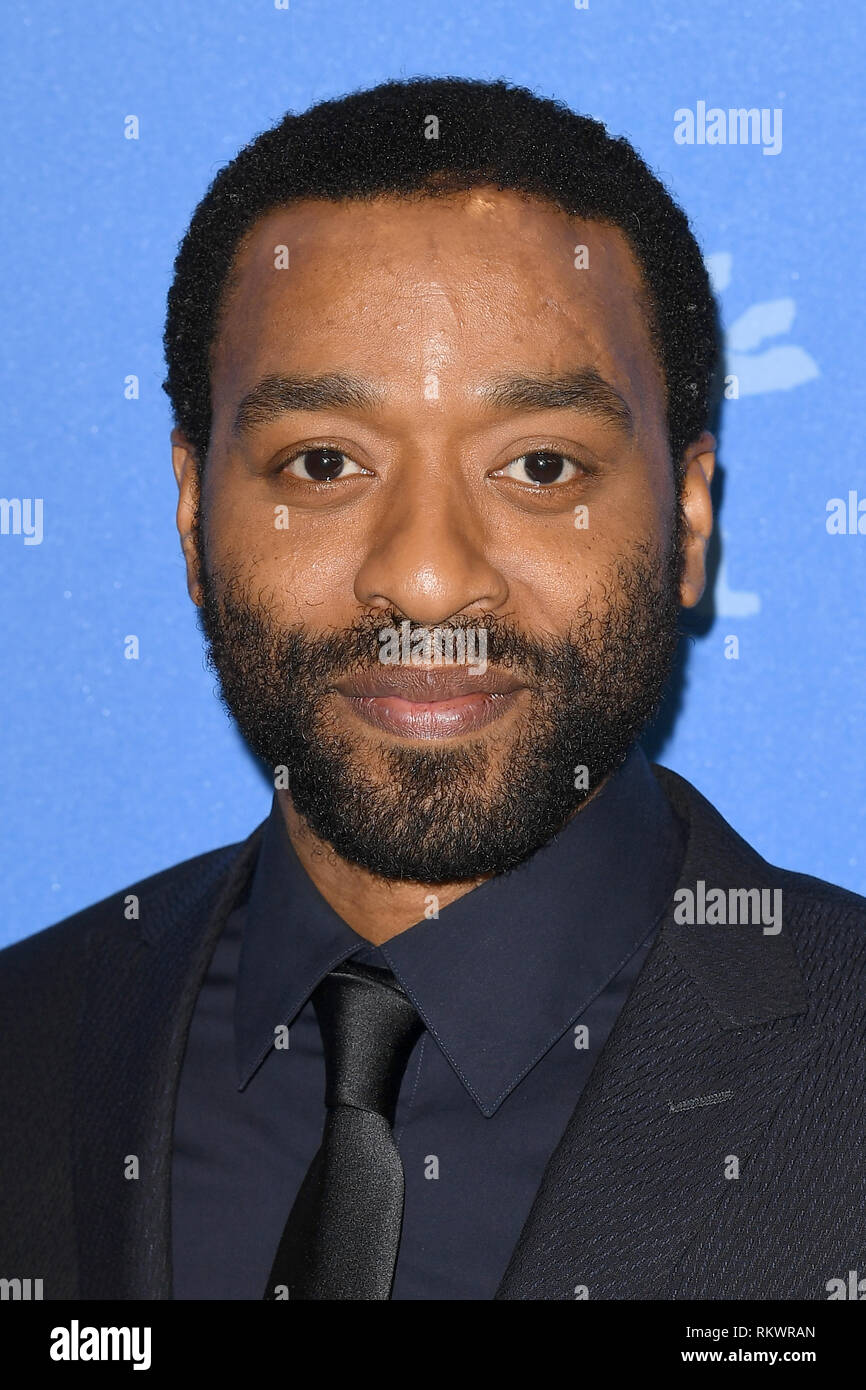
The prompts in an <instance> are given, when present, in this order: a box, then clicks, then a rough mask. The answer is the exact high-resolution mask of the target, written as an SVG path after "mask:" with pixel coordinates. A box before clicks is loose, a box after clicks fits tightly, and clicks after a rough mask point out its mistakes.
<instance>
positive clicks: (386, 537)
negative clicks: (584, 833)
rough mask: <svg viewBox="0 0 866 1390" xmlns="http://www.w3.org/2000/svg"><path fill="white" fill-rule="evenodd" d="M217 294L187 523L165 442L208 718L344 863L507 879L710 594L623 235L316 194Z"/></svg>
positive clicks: (441, 876)
mask: <svg viewBox="0 0 866 1390" xmlns="http://www.w3.org/2000/svg"><path fill="white" fill-rule="evenodd" d="M578 247H584V248H586V250H585V251H583V252H581V251H578V250H577V249H576V248H578ZM587 262H588V263H587ZM236 270H237V279H236V283H235V286H234V288H233V291H232V293H231V295H230V297H229V299H228V301H227V304H226V306H225V312H224V314H223V317H222V321H221V324H220V329H219V332H218V334H217V338H216V341H215V345H214V352H213V362H212V378H211V379H212V401H213V417H212V432H211V445H210V449H209V452H208V456H207V461H206V467H205V470H204V481H203V486H202V490H201V511H200V522H199V524H198V525H197V524H196V522H195V503H196V475H195V470H194V468H193V466H192V462H191V459H190V456H189V454H188V451H187V450H186V448H185V445H184V441H183V440H182V439H181V438H180V437H179V436H177V435H175V443H176V448H175V468H176V472H177V473H178V477H179V481H180V484H181V501H180V507H179V513H178V523H179V526H180V528H181V532H182V534H183V535H184V536H185V538H186V540H185V549H186V553H187V560H188V566H189V584H190V592H191V594H192V596H193V598H194V599H195V600H196V602H198V603H199V604H200V605H201V609H202V612H201V617H202V623H203V627H204V630H205V634H206V637H207V640H208V644H209V652H210V658H211V660H212V662H213V664H214V666H215V668H216V670H217V671H218V673H219V676H220V682H221V687H222V693H223V697H224V699H225V700H226V702H227V704H228V706H229V708H230V709H231V710H232V712H233V714H234V716H235V718H236V720H237V722H238V724H239V726H240V728H241V731H242V733H243V734H244V735H245V736H246V738H247V740H248V741H249V742H250V744H251V746H252V747H253V748H254V749H255V751H256V752H257V753H258V754H259V755H260V756H261V757H263V758H264V760H265V761H266V762H267V763H268V764H269V765H270V766H271V767H272V768H280V767H285V768H286V769H287V777H288V786H289V790H290V792H291V796H292V801H293V804H294V807H295V809H296V810H297V812H298V813H299V814H300V815H301V817H302V818H303V819H304V820H305V821H306V822H307V824H308V826H309V827H310V828H311V829H312V830H313V831H314V832H315V834H316V835H318V836H319V837H321V838H322V839H323V840H325V841H327V842H329V843H330V844H332V845H333V846H334V847H335V848H336V850H337V851H338V853H340V854H342V855H343V856H344V857H345V858H346V859H349V860H351V861H353V862H356V863H358V864H361V865H363V866H364V867H365V868H367V869H369V870H371V871H372V872H374V873H377V874H381V875H384V876H385V877H389V878H408V879H413V880H417V881H420V882H431V883H433V882H446V881H453V880H462V879H469V878H473V877H476V876H479V875H483V874H485V873H490V872H501V871H503V870H504V869H507V868H509V867H512V866H513V865H514V864H516V863H519V862H521V860H522V859H524V858H526V857H527V855H529V854H531V853H533V852H534V850H535V849H537V848H538V847H539V846H540V845H541V844H544V843H545V842H546V841H547V840H548V839H549V838H550V837H551V836H552V835H553V834H555V833H556V831H557V830H558V829H559V828H560V827H561V826H562V824H563V823H564V821H565V820H566V819H567V818H568V816H569V815H570V814H571V813H572V812H573V811H574V810H575V809H576V808H577V807H578V806H579V805H580V804H581V802H582V801H583V800H585V799H586V798H587V796H589V795H591V794H592V792H593V791H594V790H595V789H596V788H597V787H598V786H599V784H600V783H601V782H602V781H603V780H604V778H605V777H606V776H607V775H608V774H609V773H610V772H611V771H613V770H614V769H615V768H616V767H617V766H618V765H619V764H620V763H621V762H622V759H623V758H624V756H625V753H626V752H627V750H628V747H629V745H630V744H631V742H632V741H633V739H634V738H635V737H636V735H637V734H638V733H639V732H640V730H641V728H642V727H643V726H644V724H645V723H646V721H647V719H648V718H649V717H650V716H651V714H652V713H653V711H654V709H655V708H656V706H657V703H658V700H659V698H660V695H661V692H662V689H663V685H664V682H665V679H666V677H667V675H668V672H669V669H670V665H671V662H672V658H673V654H674V650H675V646H676V637H677V615H678V609H679V604H680V601H681V599H682V600H683V601H685V602H695V601H696V600H697V597H698V596H699V592H700V583H701V576H700V575H699V574H698V572H697V571H698V570H699V569H701V567H702V554H703V552H702V548H701V547H700V546H698V549H700V556H697V552H696V551H695V546H694V545H693V544H692V542H691V541H689V544H688V546H687V547H686V548H683V547H682V546H681V544H680V542H682V541H685V540H687V539H688V537H689V531H688V525H687V524H686V525H685V527H684V529H683V531H682V533H681V534H680V533H679V532H678V525H677V520H678V511H677V499H676V497H675V490H674V482H673V476H672V468H671V461H670V457H669V453H668V441H667V433H666V425H665V418H666V417H665V393H664V383H663V380H662V377H661V372H660V369H659V367H658V365H657V362H656V359H655V356H654V354H653V351H652V348H651V345H650V339H649V335H648V330H647V326H646V321H645V314H644V309H643V307H642V304H641V299H640V283H641V282H640V276H639V272H638V270H637V267H636V264H635V262H634V260H633V258H632V255H631V252H630V251H629V249H628V246H627V243H626V241H625V238H624V237H623V236H622V234H621V233H619V232H618V231H617V230H615V229H613V228H609V227H606V226H602V225H600V224H596V223H578V222H576V221H575V220H574V219H570V218H567V217H566V216H565V215H564V214H563V213H561V212H559V211H557V210H556V209H554V208H552V207H549V206H548V205H546V204H544V203H542V202H539V201H536V200H525V199H523V198H521V197H519V196H518V195H516V194H513V193H507V192H500V191H497V190H495V189H487V188H480V189H475V190H473V191H472V192H471V193H467V194H455V195H448V196H447V197H439V198H435V199H433V198H425V199H419V200H413V201H408V200H403V199H392V198H381V199H377V200H374V201H372V202H368V203H360V202H343V203H329V202H327V201H318V200H316V201H309V202H305V203H300V204H296V205H294V206H290V207H288V208H284V209H280V210H278V211H274V212H272V213H270V214H268V215H267V216H265V217H264V218H262V219H261V220H260V221H259V222H258V223H257V224H256V226H255V227H254V228H253V230H252V232H251V234H250V235H249V236H248V238H247V240H246V242H245V244H244V245H243V247H242V248H241V250H240V252H239V254H238V257H237V259H236ZM336 376H339V377H340V378H351V379H352V385H351V387H350V386H347V385H346V383H343V386H342V390H336V391H335V390H334V389H333V388H334V383H333V382H330V383H320V385H319V387H318V390H317V392H312V391H308V392H307V393H306V395H304V396H302V395H301V394H300V393H299V392H298V391H297V390H295V391H292V389H291V388H290V387H287V386H285V385H282V386H280V385H279V384H277V385H274V383H273V382H271V383H270V385H269V386H268V387H265V388H264V390H262V389H261V383H262V382H264V381H267V380H268V379H273V378H285V379H288V380H289V381H290V382H301V383H306V384H307V385H309V383H310V382H311V380H312V379H314V378H316V379H318V378H322V377H336ZM517 379H521V380H517ZM539 382H540V383H542V387H543V385H544V384H547V385H548V386H549V384H550V383H556V384H557V386H558V387H559V388H560V389H559V391H558V393H554V394H551V393H550V391H549V390H548V391H547V392H546V393H545V392H544V391H543V389H542V387H540V386H539V384H538V383H539ZM566 383H569V385H568V389H566ZM494 387H497V388H498V390H497V391H496V392H494V389H493V388H494ZM256 388H260V389H259V391H258V395H257V397H255V398H251V397H250V393H252V392H255V391H256ZM302 407H303V408H302ZM706 438H708V439H710V437H706ZM711 442H712V441H711V439H710V444H711ZM704 447H705V448H706V447H707V445H706V442H705V444H704ZM690 476H691V474H690ZM684 502H685V503H687V502H688V498H684ZM696 505H697V504H696ZM700 505H703V503H701V504H700ZM698 510H700V507H698ZM683 520H684V522H685V523H688V506H686V508H685V510H684V513H683ZM704 529H706V527H705V528H704ZM704 540H705V538H704ZM693 551H695V553H694V554H693ZM683 566H684V569H683ZM687 591H688V592H687ZM425 634H427V635H426V637H425ZM436 634H438V636H437V635H436ZM437 644H438V645H437ZM449 644H450V645H449Z"/></svg>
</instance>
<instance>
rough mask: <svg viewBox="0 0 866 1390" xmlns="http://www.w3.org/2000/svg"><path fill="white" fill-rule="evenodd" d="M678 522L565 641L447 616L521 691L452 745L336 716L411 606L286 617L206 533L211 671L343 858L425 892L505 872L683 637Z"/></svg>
mask: <svg viewBox="0 0 866 1390" xmlns="http://www.w3.org/2000/svg"><path fill="white" fill-rule="evenodd" d="M675 531H676V535H675V536H674V538H673V540H672V542H671V544H670V546H669V548H668V550H667V552H666V553H664V554H662V553H660V552H659V551H658V550H656V549H655V548H653V547H652V546H650V545H648V544H642V545H639V546H637V547H636V548H635V549H634V550H633V551H632V552H630V553H629V554H628V556H627V557H621V558H620V559H619V560H618V562H617V563H616V565H615V566H614V567H613V569H612V571H611V572H610V573H609V575H608V576H607V582H606V583H605V584H603V585H602V586H601V589H602V611H600V612H596V611H593V610H592V609H591V608H590V606H589V604H588V603H585V604H584V605H583V606H582V607H580V608H576V610H575V613H574V616H573V620H572V622H571V624H570V627H569V632H568V634H567V636H565V637H555V638H547V637H545V639H544V640H542V639H540V638H536V637H532V636H530V635H528V634H527V633H525V632H523V631H521V630H520V629H519V628H518V627H516V626H515V625H514V624H513V623H511V622H510V621H507V620H505V619H504V618H502V617H500V616H499V615H497V614H493V613H487V614H483V615H481V616H478V617H476V618H473V619H471V620H459V619H458V620H456V621H454V622H451V623H449V624H448V625H447V627H448V629H450V630H452V631H453V632H454V633H458V632H459V631H460V630H461V628H462V629H464V630H465V631H467V632H468V631H469V630H470V629H475V630H476V631H477V630H478V629H479V628H484V629H486V632H487V661H488V664H489V665H492V666H494V667H502V668H504V669H507V670H509V671H511V672H513V673H514V674H516V675H518V676H520V677H521V678H522V679H523V678H525V680H526V683H527V686H528V687H529V689H528V691H526V692H524V694H523V695H522V696H521V697H519V698H520V699H521V700H523V701H525V702H526V706H525V710H526V712H525V713H520V712H518V713H517V714H516V715H515V716H512V717H511V718H510V719H508V720H507V724H506V721H502V722H503V724H504V725H506V727H505V729H504V730H498V729H497V725H496V722H494V723H493V725H491V726H488V727H487V728H486V729H485V730H484V731H483V732H481V733H480V734H476V735H475V736H470V737H469V738H466V739H464V741H463V742H461V743H460V744H452V745H445V746H440V747H435V748H431V747H429V746H423V747H420V746H418V745H417V744H416V743H413V744H411V745H410V744H408V743H407V744H406V745H400V744H396V743H385V741H384V740H383V739H381V738H376V737H375V735H373V734H372V731H371V732H370V733H368V734H367V735H366V736H365V734H364V732H363V726H361V725H359V726H358V729H357V732H355V729H354V728H347V727H346V725H345V724H342V725H339V724H338V723H337V722H336V721H335V719H334V708H333V701H334V700H335V699H339V698H340V697H339V696H334V695H332V694H328V688H329V687H331V688H332V687H333V685H334V682H335V681H337V680H339V679H341V678H343V677H346V676H349V675H357V674H359V673H361V672H370V671H375V670H381V667H380V666H379V664H378V658H379V634H380V632H381V630H382V629H383V628H384V627H388V626H391V627H393V628H395V629H399V627H400V624H401V622H405V614H403V613H401V612H399V610H391V611H388V612H376V613H372V614H364V615H362V616H361V617H359V618H358V620H357V621H356V622H354V623H353V624H352V625H351V626H350V627H348V628H344V629H329V630H326V631H324V632H321V633H315V632H311V631H309V630H308V629H304V628H303V627H300V626H294V627H281V626H280V624H279V622H278V621H277V619H276V616H275V614H274V612H273V611H272V610H271V609H269V608H268V607H267V606H266V605H265V603H264V602H263V601H262V600H261V598H259V597H256V596H255V595H254V593H253V591H252V589H251V587H250V585H249V583H248V582H245V580H244V578H243V576H241V575H240V574H238V573H230V572H227V571H217V572H214V573H209V572H208V569H207V563H206V556H205V554H204V550H203V547H202V544H201V534H200V531H199V529H198V525H196V542H197V545H198V554H199V557H200V560H201V563H200V576H199V577H200V582H201V586H202V602H201V606H200V609H199V622H200V625H201V628H202V632H203V635H204V638H205V641H206V647H207V652H206V656H207V663H208V665H209V666H210V668H211V669H212V670H213V671H214V672H215V673H216V675H217V677H218V680H219V694H220V698H221V700H222V702H223V704H224V705H225V706H226V708H227V710H228V711H229V713H230V714H231V715H232V716H233V718H234V720H235V722H236V723H237V726H238V728H239V730H240V732H241V734H242V735H243V737H244V739H245V740H246V742H247V743H248V745H249V746H250V748H251V749H252V750H253V752H254V753H256V754H257V755H258V757H259V758H261V759H262V760H263V761H264V763H265V764H266V765H267V767H268V769H269V771H270V772H271V774H279V775H280V776H282V778H283V781H282V782H280V783H279V785H281V786H282V785H284V786H286V787H287V789H288V791H289V794H290V795H291V798H292V802H293V804H294V807H295V810H296V811H297V812H298V814H299V815H300V816H301V817H302V818H303V820H304V821H305V822H306V824H307V826H308V827H309V828H310V830H312V831H313V833H314V834H315V835H316V836H318V837H319V838H320V839H321V840H324V841H326V842H327V843H328V844H330V845H331V846H332V847H333V848H334V849H335V850H336V852H337V853H338V854H339V855H341V856H342V857H343V858H344V859H347V860H349V861H350V862H352V863H354V864H358V865H360V866H362V867H363V868H365V869H367V870H368V871H370V872H371V873H373V874H376V875H378V876H381V877H383V878H386V879H402V880H409V881H412V882H417V883H421V884H428V883H429V884H437V883H438V884H441V883H450V882H456V881H464V880H470V879H477V878H480V877H483V876H485V875H488V874H498V873H503V872H505V871H507V870H508V869H512V868H514V867H516V865H518V864H520V863H522V862H523V861H524V860H526V859H528V858H529V857H530V856H531V855H532V854H534V853H535V851H536V850H538V849H540V848H541V846H543V845H545V844H547V843H548V841H550V840H551V839H552V838H553V836H554V835H556V833H557V832H558V831H559V830H560V829H561V828H562V827H563V825H564V824H565V823H566V821H567V820H568V819H569V818H570V817H571V816H572V815H573V814H574V812H575V811H577V810H578V809H579V808H580V806H581V805H582V804H583V803H584V802H585V801H586V800H588V798H589V797H591V796H592V795H593V794H594V793H595V791H597V790H598V788H599V787H600V786H601V784H602V783H603V782H604V781H605V779H606V778H607V777H608V776H610V774H611V773H613V772H615V771H616V770H617V768H619V767H620V766H621V765H622V763H623V762H624V761H625V759H626V757H627V755H628V753H629V750H630V748H631V746H632V744H633V742H634V741H635V739H636V738H637V736H638V735H639V734H640V732H641V731H642V730H643V729H644V727H645V726H646V724H647V723H648V722H649V720H650V719H651V718H652V716H653V715H654V714H655V712H656V710H657V709H658V706H659V704H660V702H661V699H662V696H663V693H664V689H665V686H666V683H667V680H668V678H669V676H670V672H671V669H672V666H673V661H674V656H675V654H676V648H677V643H678V639H679V629H678V623H679V612H680V600H679V582H680V575H681V570H682V551H681V544H680V536H681V534H682V533H681V526H680V522H678V525H677V527H676V528H675ZM439 630H440V631H441V630H442V627H441V625H440V626H439ZM467 647H468V642H467ZM527 696H528V700H527ZM580 769H584V771H583V772H581V771H580Z"/></svg>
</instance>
